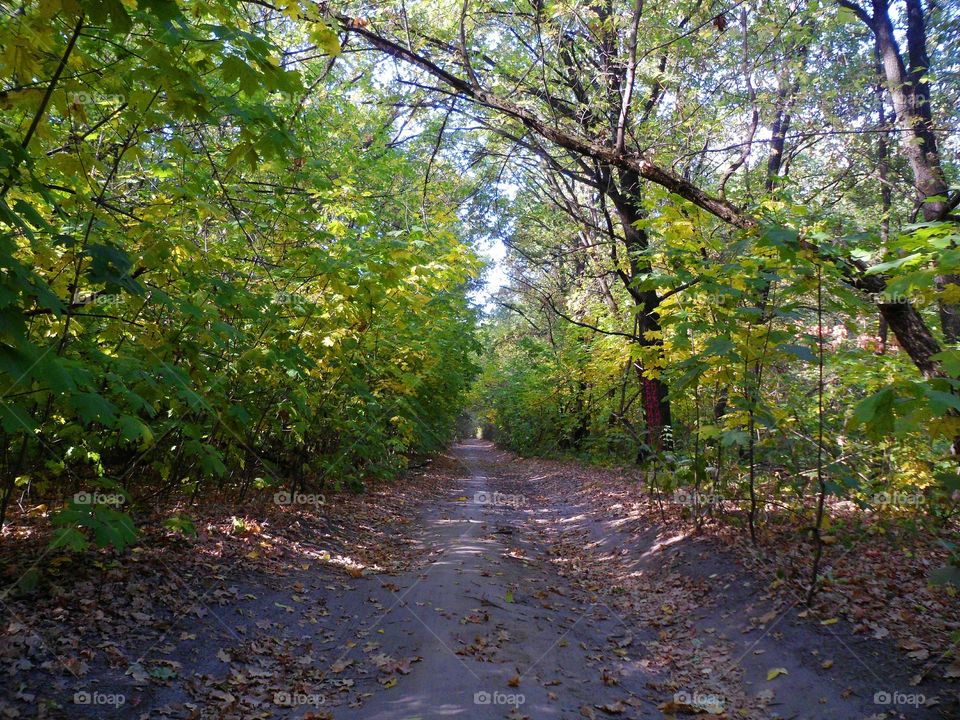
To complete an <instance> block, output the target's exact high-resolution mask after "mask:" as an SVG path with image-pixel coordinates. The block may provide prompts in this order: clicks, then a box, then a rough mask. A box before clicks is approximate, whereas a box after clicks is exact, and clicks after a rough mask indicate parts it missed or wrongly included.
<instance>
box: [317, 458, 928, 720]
mask: <svg viewBox="0 0 960 720" xmlns="http://www.w3.org/2000/svg"><path fill="white" fill-rule="evenodd" d="M451 455H452V457H453V458H455V459H456V461H457V462H458V463H459V466H460V468H461V473H460V474H459V475H458V477H457V478H456V480H455V482H453V483H452V484H451V486H450V488H449V496H448V498H447V499H446V500H445V501H440V502H439V503H438V504H436V505H434V506H430V507H427V508H425V509H424V513H423V516H422V518H421V519H420V527H421V528H422V529H423V533H424V534H423V536H422V538H421V541H422V542H423V543H424V544H425V545H426V546H428V547H430V548H431V549H432V550H433V555H432V556H433V558H434V559H433V560H432V562H430V563H429V564H428V565H426V566H425V567H422V568H420V569H419V570H418V571H417V572H416V573H411V574H409V575H408V576H406V577H401V578H399V579H397V580H396V581H395V582H396V584H397V586H398V587H399V590H398V591H397V593H396V596H395V600H394V602H393V603H392V604H390V605H387V606H386V610H385V612H384V613H382V614H379V615H370V616H368V617H367V618H365V619H364V620H363V621H362V623H361V624H362V626H363V628H364V630H365V631H366V632H362V631H361V632H362V634H364V635H366V636H370V637H375V638H376V639H377V640H379V641H380V644H381V645H382V646H383V647H384V648H385V652H387V653H388V654H389V655H391V656H413V657H421V658H422V660H420V661H418V662H416V663H414V664H412V665H410V666H409V670H410V672H409V674H408V675H406V676H405V677H402V678H400V680H399V683H398V684H397V685H396V687H393V688H392V689H390V690H388V691H386V692H376V693H374V694H373V695H372V696H371V697H369V698H368V699H366V700H365V701H364V702H363V704H362V705H360V706H357V707H354V708H343V707H340V708H336V709H333V717H335V718H347V719H351V720H352V719H354V718H356V719H358V720H359V719H360V718H363V719H364V720H414V719H418V718H424V719H427V718H458V717H459V718H534V719H539V718H582V717H588V718H593V717H625V718H646V717H654V718H659V717H673V716H674V715H677V716H681V717H682V716H684V715H688V714H690V715H693V714H703V713H707V714H710V713H713V714H724V715H725V716H728V717H755V718H780V717H783V718H811V719H818V718H831V719H832V720H843V719H845V718H850V719H851V720H853V719H860V718H882V717H886V718H893V717H917V718H920V717H944V715H942V714H941V711H938V710H937V709H935V708H925V707H917V706H916V704H915V703H913V704H912V700H911V695H913V696H916V695H917V691H916V690H913V689H912V688H911V687H910V686H909V677H908V672H907V670H906V669H905V668H903V667H901V666H898V665H897V664H896V662H895V660H894V650H893V648H892V646H890V647H887V646H885V645H884V644H883V643H881V642H878V641H870V640H866V641H865V640H862V639H857V640H855V639H853V638H851V637H845V636H844V635H845V634H846V633H845V630H844V629H843V628H840V629H839V630H838V629H836V626H829V625H828V626H820V625H819V624H818V623H817V622H816V621H813V622H811V619H809V618H803V617H798V613H799V612H800V611H802V606H801V607H798V605H797V603H792V604H788V606H787V607H786V608H785V609H782V608H778V609H777V610H776V611H774V610H773V609H771V607H772V606H771V605H769V604H766V600H765V598H764V597H763V596H762V592H761V591H762V589H763V583H761V582H759V581H758V580H756V579H754V578H752V577H751V576H750V575H749V574H748V573H747V571H745V570H744V569H743V568H741V567H739V566H738V565H736V564H735V563H734V562H733V561H732V559H729V558H724V557H722V556H720V555H718V553H717V549H716V548H713V547H710V546H708V545H704V546H701V547H698V546H697V541H696V540H691V539H690V538H688V537H674V538H667V539H665V538H662V537H658V533H657V531H656V529H647V530H646V531H642V532H641V533H640V535H639V539H640V542H638V536H637V535H636V534H635V531H636V528H635V527H631V526H630V524H629V523H624V522H623V521H622V519H621V520H617V513H616V512H607V508H604V507H599V506H595V505H591V504H589V503H584V502H583V498H582V497H580V499H579V501H578V502H571V501H570V500H569V498H570V497H571V496H570V495H568V494H567V493H566V492H564V491H563V490H570V489H571V488H562V486H560V485H557V484H556V483H554V482H552V479H551V478H550V477H548V476H545V475H540V476H538V475H535V474H533V473H531V469H532V466H528V465H527V461H524V460H521V459H517V458H515V457H514V456H512V455H509V454H507V453H501V452H499V451H498V450H497V449H496V448H495V447H494V446H493V445H492V444H490V443H486V442H481V441H471V442H468V443H465V444H461V445H458V446H455V447H454V448H453V449H452V450H451ZM558 490H561V491H560V492H557V491H558ZM758 617H759V618H760V619H759V621H758ZM383 628H388V629H387V631H386V633H384V637H382V638H381V637H376V636H377V631H378V630H381V629H383ZM774 668H778V669H779V671H778V672H777V673H776V677H774V678H772V679H768V673H769V671H770V670H772V669H774ZM928 692H929V691H928ZM887 697H889V698H890V702H889V703H888V702H886V698H887ZM883 713H886V714H885V715H884V714H883Z"/></svg>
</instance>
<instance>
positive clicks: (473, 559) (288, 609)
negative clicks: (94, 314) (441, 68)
mask: <svg viewBox="0 0 960 720" xmlns="http://www.w3.org/2000/svg"><path fill="white" fill-rule="evenodd" d="M682 500H683V498H682V497H679V498H675V499H674V500H670V499H668V500H667V501H666V505H665V506H664V507H662V508H661V507H659V506H658V505H657V503H656V502H655V501H654V500H652V499H651V498H649V497H645V496H643V495H641V494H639V493H637V479H636V478H635V477H632V476H631V475H630V474H629V472H623V471H616V472H615V471H610V470H599V469H596V468H588V467H584V466H581V465H577V464H574V463H569V462H559V461H537V460H522V459H520V458H517V457H516V456H514V455H512V454H510V453H507V452H504V451H500V450H498V449H497V448H496V447H495V446H493V445H492V444H491V443H488V442H482V441H467V442H465V443H462V444H459V445H455V446H454V447H453V448H451V449H450V450H449V451H448V452H447V453H445V454H443V455H441V456H440V457H438V458H436V460H435V461H433V462H431V463H428V464H427V466H426V467H425V468H424V469H421V470H418V471H414V472H412V473H411V474H410V475H409V476H408V477H407V478H406V479H405V481H404V482H403V483H391V484H388V485H386V486H384V487H381V488H378V489H376V490H374V491H372V492H371V493H369V494H367V495H361V496H354V497H346V498H344V497H339V496H338V498H337V505H336V507H331V506H328V505H326V504H323V505H318V506H317V507H315V508H313V509H310V508H303V507H296V506H293V505H275V504H271V503H267V504H263V503H259V504H251V505H249V506H247V507H245V508H244V512H243V513H242V514H235V515H232V516H229V515H227V514H224V513H222V512H220V513H218V512H217V509H216V508H213V507H211V508H208V514H207V517H206V518H205V519H204V520H203V521H202V522H200V523H199V528H198V533H197V535H196V537H189V538H188V537H184V536H183V534H182V533H176V532H172V531H168V532H158V533H155V534H154V535H153V536H151V537H150V538H149V542H144V543H143V545H142V546H141V547H140V548H138V549H137V550H136V551H135V552H132V553H130V554H128V555H126V556H124V557H119V558H111V557H108V556H104V555H97V554H93V555H86V556H73V557H71V556H61V557H59V559H58V560H57V561H56V562H53V563H50V564H49V566H48V569H46V570H45V571H44V573H43V576H42V578H41V579H39V580H38V581H37V582H38V584H39V585H40V586H41V587H38V588H33V591H31V592H24V593H12V594H8V595H7V596H5V598H4V608H5V611H6V612H7V617H8V619H7V620H6V621H5V622H6V623H7V625H6V627H5V628H4V636H3V645H2V650H0V660H2V663H3V667H2V672H3V674H2V678H3V687H4V693H3V699H2V701H0V702H2V708H0V709H2V713H3V716H4V717H53V718H56V717H118V718H119V717H122V718H127V717H130V718H135V717H150V718H165V717H169V718H273V717H294V718H299V717H304V718H370V719H374V718H382V719H384V720H388V719H396V720H406V719H413V718H439V717H464V718H475V717H476V718H549V717H556V718H574V717H587V718H594V717H623V718H645V717H661V716H662V717H682V716H685V715H695V714H708V715H713V716H717V717H728V718H738V717H743V718H771V717H797V718H800V717H804V718H826V717H829V718H868V717H873V718H893V717H901V716H904V717H918V718H920V717H930V718H936V717H955V716H956V715H955V713H956V712H957V697H956V692H955V687H954V686H952V685H949V684H948V682H949V678H950V677H956V676H957V674H960V667H958V666H957V664H956V663H953V664H952V665H951V664H950V661H949V659H948V658H949V649H950V647H949V643H950V632H951V630H954V629H955V628H956V627H957V625H958V623H960V607H958V605H957V603H956V602H954V601H953V599H951V598H948V597H947V596H946V595H945V594H942V593H937V592H934V591H930V590H926V589H924V590H921V591H917V592H914V593H911V594H910V595H909V596H908V595H906V594H904V593H902V592H901V591H900V588H902V587H904V586H917V587H923V586H922V585H921V584H920V583H919V578H922V576H923V573H924V572H926V570H927V568H926V567H921V566H917V564H916V563H915V562H913V561H912V559H911V553H910V552H909V551H905V550H898V549H897V539H896V538H895V537H893V536H890V537H887V536H873V537H872V538H871V539H870V540H869V541H867V542H864V541H863V540H859V541H854V542H853V543H852V544H849V545H840V544H837V545H833V546H831V547H830V548H829V549H828V551H827V557H826V558H825V564H826V566H827V567H829V568H830V573H831V579H832V582H831V584H830V586H829V589H828V590H826V591H824V592H823V593H822V594H821V595H820V596H819V597H818V599H817V601H816V603H815V604H814V605H813V606H812V607H807V606H805V605H804V604H803V602H802V583H801V582H799V581H798V577H799V576H795V575H794V574H793V573H792V571H791V567H792V563H793V562H794V560H795V558H792V557H791V551H790V550H789V546H788V545H787V544H786V543H784V542H783V538H782V537H780V538H778V537H776V536H771V537H770V538H769V541H768V542H767V543H765V551H766V552H765V554H764V559H760V557H759V556H755V555H753V554H752V553H751V551H750V550H749V548H748V546H747V544H746V543H738V542H736V541H731V538H730V537H725V536H724V530H723V526H722V525H720V524H719V523H710V522H708V523H706V525H705V527H704V529H703V530H702V531H701V532H700V533H693V532H691V530H690V528H689V527H688V526H687V523H686V522H685V521H684V519H683V518H682V515H683V504H682ZM661 510H663V513H661ZM25 521H26V522H28V520H27V519H25ZM782 532H783V534H784V535H788V534H789V533H791V532H793V529H791V528H784V529H783V531H782ZM778 548H779V550H778ZM43 553H44V547H43V546H42V545H41V544H38V543H36V542H31V540H30V539H29V538H27V537H25V538H24V539H23V540H22V541H18V542H16V543H14V544H13V547H12V548H7V549H6V553H5V557H4V558H3V560H4V568H5V577H4V583H5V585H11V584H13V585H16V583H17V580H18V579H19V578H20V577H22V576H23V575H25V574H26V573H29V572H30V570H31V568H32V567H34V566H35V563H36V560H37V559H38V558H39V557H41V556H42V555H43ZM851 556H852V557H856V558H858V560H857V561H856V562H848V558H850V557H851ZM41 589H42V591H40V592H38V591H39V590H41ZM945 658H947V659H946V660H945Z"/></svg>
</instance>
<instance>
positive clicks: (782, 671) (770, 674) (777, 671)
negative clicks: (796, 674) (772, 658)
mask: <svg viewBox="0 0 960 720" xmlns="http://www.w3.org/2000/svg"><path fill="white" fill-rule="evenodd" d="M789 674H790V673H788V672H787V669H786V668H770V669H769V670H767V680H773V679H774V678H778V677H780V676H781V675H789Z"/></svg>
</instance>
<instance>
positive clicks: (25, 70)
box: [0, 0, 479, 550]
mask: <svg viewBox="0 0 960 720" xmlns="http://www.w3.org/2000/svg"><path fill="white" fill-rule="evenodd" d="M311 13H312V14H311ZM292 18H300V19H301V20H303V22H301V23H298V24H292V23H291V22H290V20H291V19H292ZM318 46H319V47H318ZM0 47H2V48H3V51H4V62H3V64H2V68H3V70H2V82H3V90H4V92H3V94H2V101H0V102H2V104H3V119H2V123H0V143H2V150H0V178H2V183H3V185H2V195H0V197H2V199H0V223H2V224H0V230H2V234H0V264H2V267H3V271H2V274H0V393H2V396H3V404H2V406H0V407H2V411H0V421H2V442H3V445H4V447H5V448H6V452H5V454H4V457H3V473H4V476H5V478H6V479H7V481H6V485H5V488H4V501H3V507H4V510H6V509H7V505H8V503H9V502H10V501H11V499H12V497H13V495H14V493H15V492H16V493H19V494H20V496H21V497H23V496H25V494H28V495H30V496H33V497H35V498H44V497H47V498H57V497H61V498H62V497H64V496H66V495H70V494H72V493H74V492H78V491H81V490H86V489H90V488H92V487H100V486H102V480H103V479H104V478H105V476H107V475H109V476H110V477H113V478H117V479H118V480H119V481H121V482H123V483H124V484H126V485H127V486H128V487H129V489H130V491H131V495H130V497H129V498H128V501H127V502H126V504H125V505H123V506H122V507H104V506H99V505H85V506H76V505H73V504H71V505H70V506H69V507H68V508H66V509H64V510H63V511H61V512H60V513H59V514H57V515H56V516H55V522H56V523H57V524H58V525H60V526H61V531H60V533H59V534H58V535H57V537H56V539H55V542H54V544H55V545H57V546H67V547H80V546H82V544H83V536H82V535H79V533H78V530H77V528H79V527H86V528H88V529H89V530H92V532H93V537H94V539H95V540H96V542H97V543H98V544H99V545H104V544H108V543H109V544H112V545H113V546H114V547H115V548H117V549H118V550H119V549H122V548H123V547H124V546H125V545H127V544H128V543H129V542H132V540H133V536H132V532H131V527H132V526H131V524H130V522H129V514H130V512H131V510H132V511H136V510H137V509H138V507H140V505H141V503H142V502H144V501H145V498H146V496H147V494H148V492H149V495H150V496H151V497H153V498H156V496H157V495H158V494H159V495H160V496H161V497H168V496H170V495H171V494H174V493H189V495H190V496H191V497H193V498H197V497H198V496H200V495H206V494H212V493H220V494H228V495H229V494H232V495H233V496H234V497H236V496H237V494H239V496H241V497H242V496H243V494H244V492H245V491H247V490H248V489H251V488H252V487H254V484H255V483H256V487H265V486H269V485H280V484H283V485H285V486H287V487H293V488H294V489H296V488H306V487H322V486H325V485H330V486H334V487H338V488H339V487H341V486H350V487H354V488H359V487H361V486H362V484H363V482H364V481H365V479H369V478H377V477H385V476H388V475H390V474H392V473H395V472H396V471H397V470H399V469H401V468H402V467H404V465H405V462H406V460H405V458H406V457H407V455H408V454H410V453H416V452H424V451H429V450H435V449H437V448H439V447H441V446H442V445H443V444H444V443H445V441H446V439H447V438H448V437H449V433H450V428H451V426H452V424H453V420H454V419H455V418H456V416H457V415H458V414H459V411H460V406H461V403H462V397H463V393H464V391H465V388H466V386H467V384H468V382H469V381H470V378H471V377H472V374H473V373H474V366H473V363H472V360H471V354H472V353H473V351H474V349H475V341H474V339H473V338H472V335H471V333H472V325H473V311H472V310H471V308H470V306H469V303H468V301H467V297H466V293H467V292H468V290H469V281H470V279H471V278H472V277H474V276H475V275H476V274H477V273H478V271H479V265H478V261H477V259H476V257H475V256H474V254H473V251H472V249H471V248H470V246H469V243H468V242H467V240H466V239H465V233H463V231H462V228H461V227H460V221H459V219H458V217H457V214H456V212H455V210H454V208H456V206H457V205H458V204H460V203H461V202H462V201H463V199H464V198H465V197H467V195H468V193H469V191H470V184H469V182H468V179H466V178H463V177H461V176H459V175H458V174H457V173H455V172H453V171H452V169H451V168H449V167H448V165H447V163H445V162H444V161H443V160H442V159H437V160H436V161H435V162H434V167H433V168H432V177H431V184H430V188H429V192H426V193H424V192H423V191H422V184H423V180H422V178H423V176H424V173H425V169H424V164H425V160H424V159H423V158H424V154H423V153H422V152H419V151H418V145H417V144H416V143H413V144H412V145H411V146H410V147H404V146H403V145H402V143H397V142H396V140H397V133H396V127H397V126H396V124H395V122H394V121H395V120H396V116H395V115H394V114H392V113H393V112H394V111H392V110H391V109H390V108H389V107H386V106H369V105H366V106H365V105H362V104H359V103H357V102H356V98H357V93H358V92H361V91H367V92H372V85H371V82H372V81H371V80H370V79H363V80H360V81H358V80H357V79H356V78H354V76H353V74H352V73H354V72H355V71H356V70H357V67H356V66H353V67H351V66H350V65H348V64H347V63H345V62H344V61H339V60H338V59H337V55H338V54H339V49H340V45H339V41H338V37H337V34H336V33H335V32H334V30H333V28H332V26H331V25H330V23H329V22H328V21H327V20H325V19H324V18H321V17H319V16H317V15H316V13H315V11H314V10H312V9H311V4H310V3H303V4H302V6H300V5H298V4H297V3H287V4H286V10H285V12H284V13H282V14H281V13H275V12H271V11H267V10H265V9H264V8H262V7H257V6H254V5H245V4H242V3H233V2H208V1H204V0H197V1H193V2H178V3H174V2H172V1H170V0H155V1H153V2H147V3H138V4H134V3H126V2H124V3H120V2H115V3H102V2H99V0H97V1H95V2H94V1H90V2H80V3H76V2H64V3H60V2H52V3H51V2H40V3H34V2H30V3H22V4H20V6H19V7H18V8H16V9H14V8H9V9H7V10H4V11H3V16H2V24H0ZM305 53H307V54H312V55H313V56H314V59H313V60H312V61H310V62H306V61H300V59H299V58H301V57H302V56H303V55H304V54H305ZM361 71H362V68H361ZM361 74H363V73H362V72H361ZM16 478H20V479H25V480H24V481H23V482H19V483H16V484H15V483H14V480H15V479H16ZM171 527H175V528H176V529H179V530H181V531H184V532H188V531H189V530H190V527H191V526H190V525H189V523H188V522H187V521H183V522H181V521H178V522H177V523H176V524H175V526H171Z"/></svg>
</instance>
